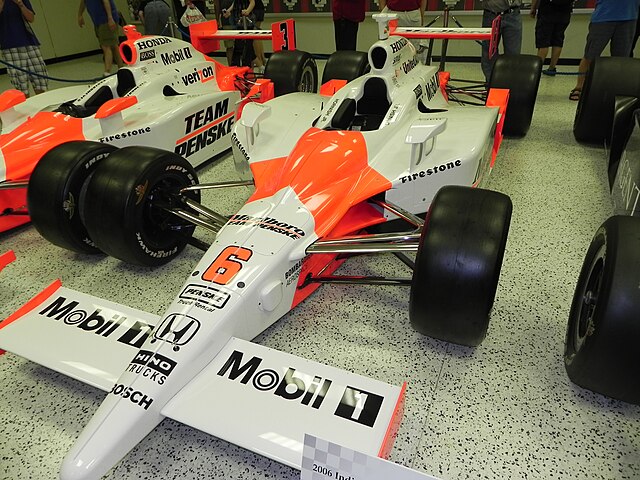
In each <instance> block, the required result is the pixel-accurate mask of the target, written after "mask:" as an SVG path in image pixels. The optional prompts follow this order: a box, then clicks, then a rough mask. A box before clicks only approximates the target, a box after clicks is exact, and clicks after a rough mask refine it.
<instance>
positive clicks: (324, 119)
mask: <svg viewBox="0 0 640 480" xmlns="http://www.w3.org/2000/svg"><path fill="white" fill-rule="evenodd" d="M338 103H340V100H338V99H335V100H334V101H333V102H331V104H330V105H329V108H327V111H326V112H325V113H324V117H322V121H323V122H326V121H327V120H328V119H329V117H330V116H331V114H332V113H333V111H334V110H335V108H336V107H337V106H338Z"/></svg>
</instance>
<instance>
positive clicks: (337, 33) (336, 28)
mask: <svg viewBox="0 0 640 480" xmlns="http://www.w3.org/2000/svg"><path fill="white" fill-rule="evenodd" d="M343 23H344V20H343V19H339V20H334V21H333V34H334V38H335V42H336V52H337V51H338V50H344V48H342V35H343V34H342V25H343Z"/></svg>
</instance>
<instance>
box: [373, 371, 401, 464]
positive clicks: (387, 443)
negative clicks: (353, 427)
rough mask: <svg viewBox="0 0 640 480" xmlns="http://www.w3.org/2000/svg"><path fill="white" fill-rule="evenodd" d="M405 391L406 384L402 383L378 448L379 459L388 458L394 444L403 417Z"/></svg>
mask: <svg viewBox="0 0 640 480" xmlns="http://www.w3.org/2000/svg"><path fill="white" fill-rule="evenodd" d="M406 391H407V382H404V383H403V384H402V388H401V389H400V395H399V396H398V401H397V402H396V407H395V408H394V409H393V415H391V421H390V422H389V427H388V428H387V433H386V434H385V436H384V440H383V442H382V446H381V447H380V451H379V452H378V456H379V457H380V458H388V457H389V454H390V453H391V448H392V447H393V442H395V440H396V437H397V436H398V429H399V428H400V423H402V416H403V415H404V399H405V393H406Z"/></svg>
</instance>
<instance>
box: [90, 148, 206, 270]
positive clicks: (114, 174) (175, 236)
mask: <svg viewBox="0 0 640 480" xmlns="http://www.w3.org/2000/svg"><path fill="white" fill-rule="evenodd" d="M197 182H198V177H197V175H196V173H195V170H194V169H193V167H192V166H191V164H190V163H189V162H188V161H187V160H185V159H184V158H182V157H181V156H179V155H177V154H175V153H173V152H167V151H165V150H159V149H155V148H148V147H137V146H136V147H125V148H122V149H120V150H118V151H117V152H116V153H114V154H113V155H112V156H111V157H110V158H109V161H108V162H104V164H103V165H101V166H100V168H98V169H97V170H96V172H95V173H94V175H93V177H92V178H91V181H90V182H89V186H88V188H87V196H88V197H89V198H90V199H91V201H90V202H87V203H86V205H85V207H84V217H85V225H86V227H87V230H88V232H89V234H90V235H91V238H92V239H93V240H94V242H95V243H96V245H97V246H98V247H99V248H100V249H101V250H103V251H104V252H105V253H107V254H108V255H111V256H112V257H115V258H118V259H120V260H122V261H124V262H127V263H131V264H134V265H143V266H147V267H155V266H159V265H163V264H165V263H167V262H169V261H170V260H171V259H173V258H174V257H175V256H176V255H178V254H179V253H180V252H181V251H182V250H183V249H184V247H185V246H186V244H187V242H188V241H189V238H190V237H191V235H192V234H193V230H194V229H195V226H194V225H193V224H191V223H189V222H187V221H185V220H182V219H179V218H178V217H176V216H175V215H173V214H171V213H170V212H168V211H167V209H170V208H174V207H178V208H182V207H183V202H182V201H181V199H180V196H179V195H178V192H179V191H180V189H182V188H184V187H187V186H190V185H195V184H196V183H197ZM188 196H189V197H190V198H192V199H194V200H196V201H199V200H200V194H199V192H189V193H188Z"/></svg>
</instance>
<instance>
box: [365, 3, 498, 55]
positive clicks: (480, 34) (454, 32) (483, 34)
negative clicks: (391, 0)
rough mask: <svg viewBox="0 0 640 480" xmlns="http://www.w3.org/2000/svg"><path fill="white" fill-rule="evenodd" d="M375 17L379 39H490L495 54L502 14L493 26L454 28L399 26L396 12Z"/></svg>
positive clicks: (375, 15)
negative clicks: (395, 37)
mask: <svg viewBox="0 0 640 480" xmlns="http://www.w3.org/2000/svg"><path fill="white" fill-rule="evenodd" d="M373 19H374V20H375V21H376V22H378V39H379V40H384V39H386V38H388V37H389V35H397V36H400V37H405V38H411V39H436V40H477V41H483V40H484V41H486V40H488V41H489V52H490V53H489V55H490V56H493V55H494V54H495V52H496V50H497V48H498V41H499V39H500V19H501V17H500V15H498V16H497V17H496V19H495V20H494V21H493V23H492V24H491V28H475V27H474V28H458V27H455V28H452V27H398V20H397V16H396V15H395V14H391V13H376V14H374V15H373Z"/></svg>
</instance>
